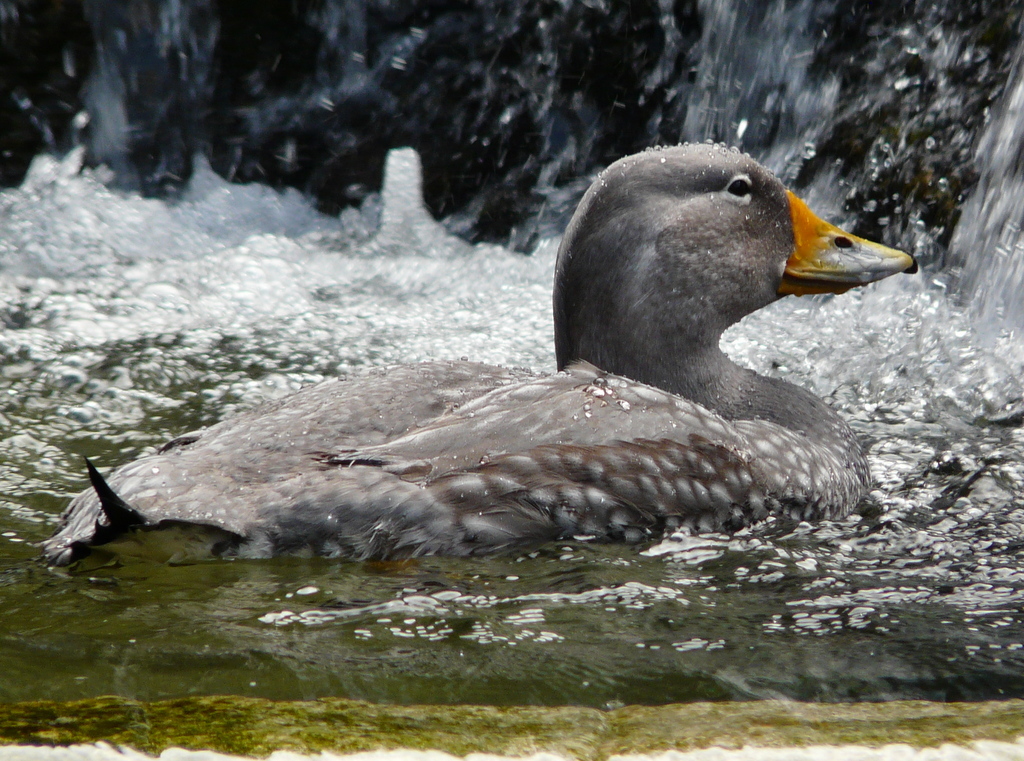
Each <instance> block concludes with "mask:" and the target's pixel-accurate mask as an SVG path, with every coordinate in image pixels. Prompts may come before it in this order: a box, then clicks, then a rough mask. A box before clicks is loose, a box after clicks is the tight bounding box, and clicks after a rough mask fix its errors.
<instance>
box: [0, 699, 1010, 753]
mask: <svg viewBox="0 0 1024 761" xmlns="http://www.w3.org/2000/svg"><path fill="white" fill-rule="evenodd" d="M1022 736H1024V701H1021V700H1007V701H1000V702H986V703H928V702H918V701H898V702H891V703H856V704H847V703H843V704H823V703H792V702H783V701H762V702H750V703H688V704H679V705H667V706H654V707H645V706H629V707H625V708H619V709H616V710H611V711H600V710H596V709H592V708H575V707H560V708H541V707H496V706H434V705H429V706H424V705H417V706H395V705H377V704H373V703H364V702H360V701H354V700H343V699H339V698H324V699H321V700H314V701H302V702H283V701H272V700H264V699H259V698H244V697H233V696H223V697H196V698H182V699H178V700H166V701H158V702H151V703H144V702H139V701H135V700H127V699H124V698H117V697H104V698H94V699H90V700H79V701H73V702H55V701H40V702H31V703H7V704H0V745H12V744H19V745H72V744H77V743H92V742H98V741H106V742H108V743H111V744H113V745H126V746H129V747H131V748H134V749H136V750H139V751H143V752H146V753H151V754H159V753H160V752H161V751H163V750H164V749H166V748H170V747H179V748H187V749H195V750H197V749H210V750H216V751H220V752H223V753H232V754H239V755H248V756H266V755H269V754H270V753H271V752H273V751H275V750H291V751H297V752H305V753H316V752H319V751H324V750H327V751H333V752H335V753H354V752H358V751H369V750H380V749H393V748H411V749H419V750H428V749H429V750H441V751H446V752H448V753H452V754H454V755H458V756H464V755H466V754H469V753H474V752H485V753H493V754H501V755H526V754H532V753H537V752H540V751H548V752H552V753H557V754H559V755H562V756H566V757H569V758H577V759H581V761H603V760H604V759H607V758H609V757H610V756H612V755H616V754H625V753H630V754H633V753H650V752H655V751H662V750H668V749H673V748H674V749H678V750H692V749H697V748H706V747H710V746H720V747H725V748H739V747H743V746H744V745H750V746H762V747H785V746H807V745H825V744H828V745H846V744H856V745H866V746H873V747H879V746H882V745H889V744H892V743H906V744H908V745H911V746H914V747H918V748H923V747H933V746H938V745H941V744H943V743H956V744H963V743H968V742H971V741H974V740H999V741H1004V742H1013V741H1015V740H1017V739H1018V738H1020V737H1022Z"/></svg>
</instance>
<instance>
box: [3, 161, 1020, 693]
mask: <svg viewBox="0 0 1024 761" xmlns="http://www.w3.org/2000/svg"><path fill="white" fill-rule="evenodd" d="M76 162H77V157H76V156H75V155H72V156H69V157H68V158H67V159H65V160H64V161H63V162H58V161H55V160H53V159H47V158H41V159H39V160H38V161H37V163H36V165H35V167H34V168H33V172H32V173H31V175H30V176H29V177H28V178H27V179H26V182H25V183H24V185H23V186H22V187H21V188H19V189H14V190H10V191H6V192H4V194H3V195H2V196H0V208H2V209H3V214H4V237H3V248H2V249H0V251H2V252H3V257H4V258H3V260H2V261H3V262H4V265H5V266H4V270H3V273H2V275H0V293H2V296H3V303H4V304H5V305H6V306H5V309H4V311H3V313H2V314H3V325H4V328H3V332H2V333H0V351H2V352H3V362H2V368H3V374H2V379H0V400H2V401H0V422H2V425H3V437H2V439H0V457H2V458H3V460H4V462H5V463H6V465H5V468H4V471H3V475H2V476H0V494H2V495H3V496H2V497H0V515H2V518H0V542H2V545H0V546H3V548H4V549H3V553H2V560H0V611H2V612H0V622H2V623H0V638H2V640H3V643H2V648H3V652H4V653H5V669H4V670H3V673H2V674H0V698H2V699H4V700H26V699H37V698H62V699H70V698H76V697H81V696H87V695H98V694H107V693H116V694H121V695H127V696H132V697H139V698H161V697H169V696H175V695H185V694H203V693H218V692H231V693H237V694H243V695H245V694H248V695H260V696H267V697H274V698H313V697H317V696H321V695H342V696H348V697H356V698H368V699H372V700H380V701H392V702H437V701H439V700H440V701H453V702H486V703H497V704H505V703H528V704H534V703H535V704H563V703H580V704H585V705H594V706H614V705H619V704H622V703H662V702H668V701H679V700H695V699H743V698H754V697H792V698H801V699H813V700H854V699H856V700H862V699H872V700H877V699H889V698H901V697H903V698H906V697H925V698H936V699H960V698H967V699H970V698H982V697H990V698H991V697H1002V696H1010V695H1016V696H1021V695H1024V677H1022V676H1021V674H1024V669H1022V666H1024V636H1022V634H1021V632H1022V631H1024V626H1022V624H1024V621H1022V618H1024V615H1022V607H1024V563H1022V560H1024V533H1022V530H1021V526H1022V525H1024V507H1022V505H1024V503H1022V496H1024V465H1022V463H1024V456H1022V455H1024V452H1022V448H1024V435H1022V434H1021V431H1020V429H1019V428H1016V427H1013V426H999V425H989V424H986V423H985V422H984V418H989V419H992V418H995V417H998V416H999V415H1001V414H1004V413H1005V406H1006V404H1007V403H1012V400H1014V399H1016V398H1019V396H1020V393H1021V389H1020V382H1019V377H1020V375H1019V372H1018V370H1019V363H1015V362H1011V361H1008V360H1007V359H1006V358H1007V356H1009V355H1008V354H1007V351H1008V350H1009V349H1010V348H1012V345H1011V344H1005V343H1004V345H1000V346H993V347H991V348H984V347H983V348H979V347H978V345H977V344H976V342H975V341H974V332H973V327H972V323H971V321H970V319H969V318H968V316H967V315H966V314H965V313H964V311H963V310H961V309H960V307H958V306H956V304H955V303H954V301H953V300H951V299H949V298H947V297H946V292H945V289H944V287H943V283H942V280H941V278H938V277H936V276H928V275H925V276H922V277H918V278H916V279H915V278H909V277H904V278H899V279H893V280H891V281H888V282H885V283H882V284H879V285H878V286H877V287H873V288H870V289H866V290H864V291H861V292H857V293H851V294H848V295H845V296H842V297H837V298H831V299H820V300H814V299H787V300H784V301H782V302H779V303H778V304H776V305H775V306H774V307H772V308H770V309H767V310H764V311H763V312H761V313H759V314H757V315H755V316H753V317H752V318H750V319H748V320H747V321H745V322H744V323H743V324H741V325H739V326H737V327H736V328H734V329H733V330H731V331H730V332H729V334H727V337H726V347H727V349H728V350H729V352H730V353H731V354H732V355H733V356H734V357H735V358H736V359H737V360H738V361H741V362H743V363H744V364H747V365H748V366H751V367H753V368H755V369H757V370H758V371H760V372H765V373H769V374H775V375H779V376H783V377H787V378H789V379H791V380H793V381H794V382H797V383H801V384H802V385H805V386H808V387H810V388H813V389H814V390H815V391H816V392H817V393H819V394H821V395H823V396H826V397H827V398H829V399H830V401H831V402H832V403H833V404H834V405H835V406H836V407H838V408H839V409H840V410H841V411H842V412H843V414H844V415H846V417H847V418H848V419H850V420H851V421H852V422H853V424H854V425H855V427H856V428H857V430H858V432H859V433H860V435H861V436H862V437H863V439H864V441H865V444H866V445H867V446H868V448H869V451H870V453H871V461H872V467H873V470H874V473H875V477H876V480H877V482H878V488H877V489H876V490H875V491H874V492H873V493H872V495H871V498H870V499H869V500H868V501H867V502H866V503H865V504H864V505H863V506H862V508H861V510H860V511H859V512H858V514H857V515H854V516H852V517H851V518H850V519H848V520H846V521H842V522H838V523H825V524H821V525H818V526H810V525H806V524H799V525H797V524H791V523H783V522H770V523H768V524H766V525H764V526H759V527H757V528H755V529H752V530H747V531H744V532H741V533H740V534H737V535H734V536H719V535H709V536H701V537H685V536H675V537H669V538H667V539H666V540H665V541H663V542H660V543H658V544H655V545H654V546H650V547H640V548H637V547H628V546H593V545H588V544H566V545H553V546H549V547H545V548H542V549H541V550H538V551H536V552H533V553H530V554H527V555H522V556H514V557H508V558H497V559H480V560H453V559H445V558H432V559H425V560H419V561H415V562H409V563H394V564H373V563H366V564H357V563H337V562H332V561H326V560H321V559H312V560H295V559H282V560H272V561H234V562H228V561H213V562H209V563H202V564H197V565H190V566H177V567H175V566H150V565H138V566H127V567H121V568H108V567H101V568H91V569H86V570H82V571H79V572H72V573H67V572H64V571H58V570H54V569H48V568H46V567H44V566H43V565H42V564H40V563H39V562H38V560H37V559H36V557H35V555H36V550H35V549H34V548H33V547H32V546H31V544H32V542H35V541H38V540H40V539H42V538H44V537H45V536H46V535H48V533H49V532H50V531H51V530H52V528H53V526H54V523H55V519H56V516H57V514H58V513H59V511H60V510H61V509H62V507H63V505H64V503H65V502H66V500H67V498H68V497H69V496H70V495H72V494H73V493H75V492H76V491H77V490H79V489H81V488H83V487H84V486H85V479H84V474H83V469H82V465H81V460H80V457H81V455H83V454H84V455H88V456H91V457H94V458H96V459H97V461H98V462H99V463H100V464H101V466H103V467H110V466H113V465H115V464H117V463H120V462H123V461H125V460H127V459H130V458H132V457H135V456H137V455H139V454H141V453H143V452H146V451H149V450H150V449H151V448H152V447H154V446H156V445H158V444H160V443H162V442H163V441H164V440H166V438H167V437H168V436H169V435H172V434H173V433H175V432H180V431H183V430H188V429H192V428H194V427H196V426H199V425H204V424H208V423H210V422H213V421H215V420H218V419H222V418H223V417H226V416H228V415H231V414H232V413H233V412H235V411H237V410H239V409H242V408H248V407H250V406H252V405H254V404H257V403H258V402H260V401H262V400H264V399H267V398H272V397H276V396H278V395H280V394H283V393H287V392H288V391H290V390H292V389H294V388H297V387H298V386H299V385H301V384H304V383H310V382H315V381H317V380H319V379H321V378H324V377H329V376H335V375H342V374H345V373H349V372H352V371H354V370H357V369H358V368H360V367H365V366H371V365H383V364H389V363H393V362H409V361H417V360H421V359H428V358H436V357H449V358H451V357H460V356H470V357H473V358H475V359H481V360H484V361H488V362H495V363H503V364H517V365H527V366H530V367H532V368H535V369H537V370H550V369H551V366H552V352H551V348H550V347H551V343H552V335H551V327H550V303H549V291H550V279H551V270H552V264H553V257H554V250H555V241H545V242H544V243H543V244H542V245H541V246H540V248H539V249H538V250H537V251H536V252H535V253H534V254H533V256H530V257H524V256H522V255H519V254H514V253H512V252H509V251H505V250H501V249H498V248H496V247H483V246H477V247H472V246H469V245H468V244H465V243H463V242H462V241H460V240H458V239H455V238H452V237H451V236H449V235H448V234H447V233H446V232H445V231H444V230H443V228H441V227H440V226H439V225H437V224H436V223H435V222H433V220H432V219H430V217H429V215H427V214H426V213H425V211H424V210H423V207H422V204H421V202H420V200H419V198H418V188H419V179H418V173H417V172H418V162H417V160H416V156H415V154H414V153H412V152H411V151H403V152H399V153H396V154H392V156H391V157H390V159H389V166H388V183H387V184H386V187H385V190H384V193H383V197H382V198H381V199H370V201H368V203H367V204H365V206H364V208H363V209H362V210H361V211H351V212H349V213H346V214H345V215H343V216H342V217H341V218H326V217H322V216H319V215H317V214H316V213H315V212H313V211H311V210H310V209H309V208H308V206H306V205H305V202H304V201H302V199H300V198H299V197H297V196H295V195H291V194H284V195H279V194H277V193H275V192H272V191H269V190H267V189H266V188H263V187H259V186H237V185H228V184H227V183H225V182H223V181H221V180H219V179H217V178H216V176H215V175H212V173H210V172H208V171H207V170H205V169H203V168H202V167H200V168H199V169H198V170H197V172H196V176H195V179H194V180H193V182H192V184H191V186H190V188H189V190H188V192H187V193H186V194H185V196H184V197H183V199H182V201H181V202H178V203H175V204H168V203H165V202H162V201H153V200H146V199H142V198H139V197H138V196H136V195H133V194H128V193H121V192H117V191H113V190H110V189H109V188H108V187H107V186H106V185H105V184H104V183H103V179H104V178H103V176H102V173H101V172H100V173H97V172H95V171H89V170H84V171H78V164H77V163H76ZM377 225H380V226H381V229H380V231H379V233H377V232H375V231H376V227H377ZM139 230H145V231H146V234H145V235H143V236H140V235H139V233H138V231H139ZM69 253H71V254H72V255H70V256H69ZM1007 340H1008V339H1007Z"/></svg>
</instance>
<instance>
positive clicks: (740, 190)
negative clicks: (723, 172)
mask: <svg viewBox="0 0 1024 761" xmlns="http://www.w3.org/2000/svg"><path fill="white" fill-rule="evenodd" d="M727 189H728V191H729V192H730V193H732V194H733V195H734V196H738V197H740V198H743V197H744V196H748V195H750V181H749V180H745V179H743V178H742V177H741V178H737V179H735V180H733V181H732V182H730V183H729V187H728V188H727Z"/></svg>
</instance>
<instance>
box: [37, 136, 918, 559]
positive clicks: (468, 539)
mask: <svg viewBox="0 0 1024 761" xmlns="http://www.w3.org/2000/svg"><path fill="white" fill-rule="evenodd" d="M792 199H795V197H791V196H789V195H788V194H787V191H785V190H784V188H782V186H781V184H779V183H778V181H777V180H776V179H775V178H774V177H773V176H772V175H771V174H770V173H769V172H768V171H767V170H765V169H764V168H763V167H761V166H760V165H758V164H757V163H756V162H754V161H753V160H752V159H750V158H749V157H747V156H744V155H742V154H739V153H737V152H734V151H729V150H726V149H724V148H721V147H719V146H711V145H699V146H679V147H676V148H672V149H663V150H659V151H652V152H648V153H645V154H639V155H638V156H634V157H628V158H627V159H623V160H621V161H620V162H617V163H616V164H613V165H612V166H611V167H610V168H609V169H608V170H606V171H605V172H604V173H603V174H602V175H601V176H600V178H599V179H598V180H597V181H596V182H595V183H594V186H593V187H592V188H591V190H590V191H588V193H587V195H586V196H585V198H584V199H583V201H582V202H581V204H580V207H579V209H578V210H577V213H576V215H575V217H574V218H573V221H572V222H571V223H570V226H569V229H568V230H567V232H566V235H565V237H564V238H563V242H562V245H561V248H560V251H559V258H558V263H557V265H556V278H555V297H554V305H555V309H554V314H555V334H556V354H557V359H558V366H559V369H560V372H558V373H556V374H554V375H533V374H532V373H529V372H527V371H523V370H513V369H506V368H500V367H493V366H488V365H481V364H476V363H471V362H465V361H463V362H428V363H421V364H417V365H407V366H398V367H394V368H388V369H384V370H375V371H371V372H370V373H369V374H367V375H365V376H363V377H359V378H354V379H351V380H346V381H328V382H325V383H322V384H319V385H317V386H313V387H311V388H308V389H304V390H302V391H299V392H298V393H296V394H294V395H292V396H290V397H287V398H285V399H283V400H280V401H277V402H274V403H271V404H270V405H266V406H264V407H260V408H257V409H255V410H251V411H249V412H245V413H242V414H239V415H238V416H236V417H234V418H232V419H230V420H227V421H224V422H222V423H220V424H218V425H215V426H212V427H210V428H207V429H204V430H202V431H198V432H195V433H192V434H186V435H185V436H181V437H178V438H177V439H174V440H172V441H171V442H169V443H168V444H167V445H165V446H164V447H163V448H161V449H160V450H159V451H158V452H157V453H156V454H153V455H150V456H147V457H143V458H141V459H139V460H136V461H135V462H133V463H129V464H127V465H125V466H122V467H121V468H118V469H117V470H115V471H114V472H113V473H112V474H111V475H109V476H108V477H107V478H106V479H103V478H102V477H100V476H99V474H98V473H96V472H95V471H94V470H93V469H92V468H91V466H90V472H91V477H92V480H93V486H94V488H93V489H90V490H88V491H85V492H83V493H82V494H80V495H79V496H77V497H76V498H75V499H74V500H73V501H72V503H71V504H70V506H69V508H68V510H67V511H66V512H65V514H64V516H63V519H62V525H61V526H60V528H59V529H58V531H57V532H56V533H55V534H54V535H53V536H52V537H51V538H50V539H48V540H46V542H44V543H43V552H44V555H45V556H46V558H47V559H48V560H49V561H50V562H52V563H56V564H67V563H70V562H72V561H73V560H76V559H78V558H80V557H82V556H84V555H86V554H88V553H89V552H90V550H91V548H93V547H96V546H101V545H103V546H106V548H107V549H109V550H112V551H114V552H116V553H118V554H122V555H132V554H139V555H145V556H147V557H151V558H153V559H160V560H182V559H188V558H192V557H202V556H207V555H210V554H213V555H227V556H243V557H268V556H273V555H282V554H304V555H306V554H314V555H325V556H330V557H345V558H352V559H393V558H406V557H415V556H420V555H429V554H446V555H476V554H486V553H493V552H498V551H503V550H509V549H516V548H522V547H527V546H531V545H535V544H538V543H541V542H544V541H549V540H553V539H559V538H569V537H586V538H592V539H597V540H606V541H640V540H642V539H644V538H646V537H649V536H651V535H653V534H656V533H657V532H660V531H663V530H665V529H666V528H670V529H671V528H679V527H687V528H689V529H691V530H694V531H701V530H704V531H708V530H734V529H738V528H740V527H743V526H746V525H749V524H750V523H752V522H755V521H758V520H762V519H763V518H765V517H766V516H767V515H769V514H770V513H772V512H779V513H783V514H786V515H790V516H793V517H795V518H798V519H802V520H813V519H823V518H837V517H841V516H843V515H846V514H847V513H848V512H849V511H850V510H852V509H853V507H854V506H855V505H856V503H857V501H858V500H859V499H860V497H861V496H862V495H863V493H864V492H865V490H866V489H867V487H868V484H869V473H868V467H867V463H866V460H865V458H864V455H863V452H862V451H861V449H860V446H859V445H858V443H857V441H856V439H855V437H854V435H853V433H852V431H851V430H850V428H849V427H848V426H847V425H846V424H845V423H844V422H843V421H842V420H841V419H840V418H839V417H838V416H837V415H836V414H835V413H834V412H833V411H832V410H831V409H830V408H829V407H828V406H827V405H826V404H824V402H822V401H821V400H819V399H817V398H816V397H814V396H813V395H812V394H810V393H808V392H806V391H804V390H802V389H800V388H798V387H796V386H793V385H791V384H788V383H784V382H782V381H778V380H773V379H767V378H762V377H760V376H758V375H757V374H755V373H753V372H751V371H749V370H745V369H743V368H740V367H738V366H736V365H735V364H733V363H732V362H731V361H730V360H729V359H728V358H727V357H726V356H725V355H724V354H723V353H722V352H721V350H720V349H719V347H718V341H719V338H720V336H721V333H722V331H724V330H725V328H726V327H728V326H729V325H731V324H732V323H734V322H736V321H737V320H738V319H740V318H741V317H742V316H744V315H746V314H749V313H750V312H752V311H754V310H756V309H758V308H760V307H762V306H765V305H766V304H768V303H771V302H772V301H774V300H775V299H777V298H779V296H780V295H782V294H785V293H800V292H821V291H820V290H818V289H824V290H845V289H846V288H848V287H852V285H856V284H859V283H861V282H869V281H870V280H874V279H879V277H883V276H885V275H888V274H893V273H894V272H899V271H904V270H907V269H909V268H911V267H912V266H913V260H912V259H911V258H910V257H909V256H907V255H906V254H903V253H902V252H897V251H894V250H892V249H885V248H884V247H881V246H877V244H869V243H868V242H866V241H861V240H860V239H857V238H854V237H853V236H848V235H847V234H845V233H842V231H839V230H838V228H833V227H831V226H829V225H827V223H824V222H821V220H818V219H817V218H816V217H814V218H813V220H814V221H813V223H812V224H813V225H818V223H820V225H825V227H824V228H820V229H818V228H815V229H817V230H818V232H817V233H816V235H817V238H815V241H813V242H812V243H813V245H814V246H817V249H815V250H814V251H813V252H812V253H811V254H808V253H807V251H804V250H802V249H801V246H800V243H801V242H800V237H801V235H806V233H807V231H806V230H805V229H804V228H803V227H801V224H802V222H801V220H800V218H799V215H798V213H796V212H794V211H793V209H794V208H797V207H795V203H796V202H797V201H798V199H797V201H794V200H792ZM804 208H805V207H804ZM798 211H800V209H799V208H798ZM808 213H809V212H808ZM822 231H824V232H822ZM830 236H831V237H830ZM823 241H824V242H823ZM835 241H838V243H837V244H836V243H835ZM848 244H849V245H848ZM872 247H873V248H872ZM805 248H806V246H805ZM850 248H855V249H856V251H855V253H858V255H859V258H856V259H855V260H854V262H853V264H852V265H848V266H845V267H839V268H838V269H835V268H832V269H830V267H832V265H833V262H834V260H838V258H839V257H837V256H833V255H835V254H836V253H837V252H838V253H839V254H842V253H844V252H846V251H847V250H848V249H850ZM833 249H835V250H833ZM865 251H866V253H865ZM798 254H799V255H800V256H798ZM801 257H802V258H801ZM808 257H811V259H813V257H817V259H818V260H822V261H817V260H814V261H811V264H808ZM829 257H832V258H829ZM872 257H874V258H875V259H877V261H874V260H872ZM869 260H871V261H869ZM865 262H868V264H865ZM879 262H880V263H879ZM826 265H827V266H826ZM822 272H824V273H825V274H824V275H822V274H821V273H822ZM808 273H809V274H808ZM823 284H824V285H823ZM800 289H807V290H806V291H801V290H800ZM182 534H185V535H187V539H185V540H183V541H179V542H177V543H174V542H169V543H166V544H165V545H163V546H162V545H161V542H160V541H159V540H160V537H161V536H163V537H170V536H175V535H182Z"/></svg>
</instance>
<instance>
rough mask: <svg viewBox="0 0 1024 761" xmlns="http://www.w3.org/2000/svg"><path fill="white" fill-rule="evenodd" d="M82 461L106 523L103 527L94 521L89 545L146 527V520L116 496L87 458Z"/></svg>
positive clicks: (101, 542) (107, 540)
mask: <svg viewBox="0 0 1024 761" xmlns="http://www.w3.org/2000/svg"><path fill="white" fill-rule="evenodd" d="M84 459H85V467H86V468H88V469H89V481H90V482H92V488H93V489H94V490H95V491H96V496H97V497H99V498H100V507H102V508H103V513H104V515H106V516H107V523H108V525H106V526H104V525H102V524H100V522H99V521H96V534H95V535H94V537H93V540H92V542H91V544H103V543H105V542H109V541H111V540H112V539H114V538H115V537H117V536H120V535H121V534H123V533H124V532H125V531H128V530H129V529H132V528H134V527H135V526H144V525H146V519H145V518H143V517H142V514H141V513H139V511H138V510H136V509H135V508H134V507H132V506H131V505H129V504H128V503H127V502H125V501H124V500H123V499H121V498H120V497H119V496H117V493H116V492H115V491H114V490H113V489H111V488H110V484H108V483H107V482H106V480H105V479H104V478H103V476H101V475H100V472H99V471H98V470H96V466H94V465H93V464H92V463H91V462H90V461H89V458H88V457H86V458H84Z"/></svg>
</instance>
